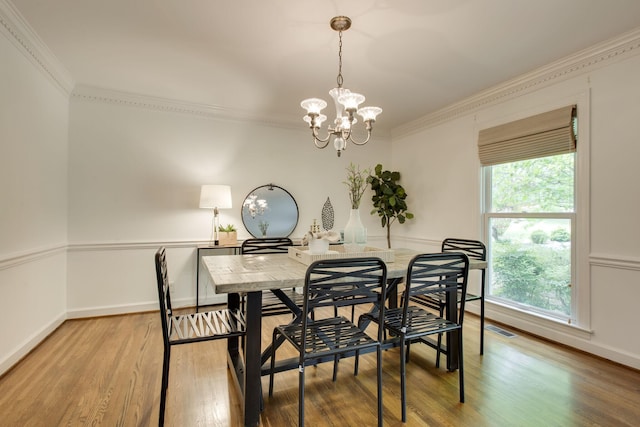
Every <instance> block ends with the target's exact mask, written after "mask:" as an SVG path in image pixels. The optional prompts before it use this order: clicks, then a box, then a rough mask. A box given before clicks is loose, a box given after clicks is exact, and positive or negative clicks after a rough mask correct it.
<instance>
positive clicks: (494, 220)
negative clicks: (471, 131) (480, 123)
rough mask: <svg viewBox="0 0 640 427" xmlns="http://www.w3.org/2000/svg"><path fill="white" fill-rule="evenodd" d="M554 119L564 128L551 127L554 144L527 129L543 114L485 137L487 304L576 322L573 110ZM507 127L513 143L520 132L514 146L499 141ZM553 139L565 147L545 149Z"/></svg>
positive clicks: (482, 145)
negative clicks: (558, 119)
mask: <svg viewBox="0 0 640 427" xmlns="http://www.w3.org/2000/svg"><path fill="white" fill-rule="evenodd" d="M561 110H562V111H561ZM548 114H558V117H560V116H562V118H561V120H560V121H561V122H563V123H565V124H564V125H563V129H562V130H558V129H557V128H558V126H555V125H554V126H553V127H555V128H556V129H554V130H553V132H554V136H552V137H551V138H546V137H545V136H544V135H542V136H540V132H539V131H540V129H537V130H536V132H535V134H532V133H531V132H527V124H530V123H534V122H535V123H538V124H539V123H540V121H541V120H540V117H541V116H543V115H539V116H534V117H533V118H528V119H523V120H520V121H518V122H512V123H509V124H507V125H502V126H499V127H496V128H491V129H488V130H486V131H481V132H480V137H479V142H478V145H479V152H480V159H481V162H482V163H483V166H484V167H483V172H484V194H485V201H484V227H485V236H487V243H488V244H487V247H488V253H489V256H488V259H489V270H488V279H489V280H488V282H487V299H489V300H493V301H496V302H500V303H502V304H504V305H507V306H511V307H517V308H518V309H521V310H525V311H527V312H530V313H535V314H539V315H543V316H546V317H551V318H556V319H558V320H563V321H567V322H570V321H571V319H573V318H575V315H574V306H575V304H574V287H573V286H572V284H573V283H574V277H575V259H576V255H575V236H576V232H575V230H576V204H575V199H576V198H575V194H576V190H575V189H576V179H575V176H576V174H575V169H576V168H575V165H576V154H575V141H576V140H575V136H576V133H575V131H576V129H577V127H576V120H575V107H573V106H572V107H567V108H566V109H560V110H556V111H554V112H550V113H545V115H547V116H548ZM527 121H528V122H527ZM567 124H568V127H567ZM507 128H508V131H509V132H507V133H511V137H513V135H514V134H513V132H514V129H518V131H517V132H516V133H517V134H518V135H517V136H516V137H515V139H514V138H509V140H508V141H506V142H505V140H506V139H507V138H504V137H503V138H501V137H499V136H498V137H496V135H500V134H502V135H504V134H505V132H504V130H505V129H507ZM567 129H568V130H569V133H567ZM488 135H492V136H491V138H489V137H488ZM547 135H549V134H547ZM558 135H560V136H558ZM567 137H568V139H567ZM547 140H552V143H553V144H555V146H556V147H560V148H553V147H552V148H550V149H548V147H547V148H545V147H544V145H545V142H546V141H547ZM560 140H562V142H561V143H560V144H558V141H560ZM527 144H528V146H527ZM523 147H525V148H524V149H523ZM567 147H569V148H568V149H567ZM571 147H573V148H571ZM483 152H484V153H485V156H484V157H483ZM486 153H490V156H488V157H487V156H486Z"/></svg>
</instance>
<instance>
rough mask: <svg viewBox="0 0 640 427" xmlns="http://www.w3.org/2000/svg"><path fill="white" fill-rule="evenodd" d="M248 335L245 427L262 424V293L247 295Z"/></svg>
mask: <svg viewBox="0 0 640 427" xmlns="http://www.w3.org/2000/svg"><path fill="white" fill-rule="evenodd" d="M246 321H247V335H246V344H245V348H244V352H245V355H244V356H245V370H246V372H245V387H244V425H245V426H252V427H253V426H257V425H259V424H260V409H261V408H260V407H261V404H260V402H261V399H262V385H261V381H260V378H261V375H260V371H261V368H262V362H261V360H260V359H261V352H260V347H261V343H262V291H257V292H249V293H247V305H246Z"/></svg>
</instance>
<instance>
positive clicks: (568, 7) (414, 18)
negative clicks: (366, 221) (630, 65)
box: [11, 0, 640, 129]
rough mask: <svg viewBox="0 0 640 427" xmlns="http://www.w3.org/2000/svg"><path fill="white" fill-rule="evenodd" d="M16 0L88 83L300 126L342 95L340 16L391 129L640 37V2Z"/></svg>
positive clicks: (357, 76)
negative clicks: (315, 108)
mask: <svg viewBox="0 0 640 427" xmlns="http://www.w3.org/2000/svg"><path fill="white" fill-rule="evenodd" d="M11 1H12V3H13V4H14V5H15V7H16V8H17V9H18V11H19V12H20V13H21V14H22V15H23V16H24V18H25V19H26V20H27V22H28V23H29V24H30V25H31V26H32V27H33V29H34V30H35V31H36V33H37V34H38V35H39V36H40V38H41V39H42V40H43V41H44V43H45V44H46V45H47V46H48V47H49V48H50V49H51V50H52V51H53V53H54V54H55V55H56V56H57V58H58V59H59V60H60V61H61V62H62V64H63V65H64V66H65V67H66V68H67V70H68V71H69V72H70V73H71V76H72V77H73V79H74V80H75V83H76V84H82V85H90V86H98V87H102V88H107V89H115V90H120V91H125V92H132V93H136V94H142V95H149V96H154V97H162V98H169V99H173V100H179V101H186V102H192V103H198V104H204V105H209V106H213V107H216V108H223V109H228V110H229V111H231V112H233V111H237V112H243V113H248V114H250V115H259V116H262V117H267V118H268V117H272V118H281V119H284V120H300V124H301V126H304V123H302V121H301V118H302V116H303V114H304V112H303V110H302V109H301V108H300V106H299V103H300V100H302V99H304V98H309V97H320V98H324V99H325V100H327V101H329V96H328V94H327V91H328V90H329V89H331V88H332V87H334V86H335V82H336V75H337V68H338V66H337V64H338V35H337V33H336V32H334V31H333V30H331V29H330V27H329V20H330V19H331V18H332V17H333V16H336V15H347V16H349V17H350V18H351V19H352V20H353V25H352V27H351V29H350V30H348V31H346V32H345V33H344V34H343V75H344V86H345V87H347V88H349V89H351V90H352V91H354V92H361V93H363V94H365V95H366V96H367V101H366V102H365V104H367V105H378V106H380V107H382V108H383V109H384V112H383V113H382V115H381V116H380V117H379V118H378V122H377V123H376V127H382V128H385V129H392V128H394V127H396V126H399V125H401V124H404V123H406V122H409V121H411V120H414V119H417V118H419V117H421V116H424V115H425V114H428V113H430V112H433V111H435V110H438V109H440V108H443V107H445V106H447V105H450V104H452V103H454V102H456V101H459V100H461V99H464V98H466V97H468V96H471V95H473V94H475V93H477V92H479V91H481V90H484V89H487V88H489V87H491V86H494V85H496V84H498V83H500V82H503V81H506V80H508V79H511V78H514V77H516V76H518V75H520V74H523V73H526V72H528V71H532V70H534V69H536V68H538V67H541V66H543V65H546V64H549V63H551V62H553V61H555V60H558V59H561V58H563V57H565V56H567V55H570V54H573V53H576V52H578V51H580V50H582V49H585V48H588V47H590V46H593V45H595V44H597V43H599V42H601V41H605V40H607V39H610V38H612V37H615V36H618V35H620V34H622V33H625V32H627V31H629V30H632V29H635V28H637V27H640V0H341V1H338V0H333V1H327V0H323V1H321V0H316V1H315V2H311V1H307V0H251V1H250V0H55V1H51V0H11ZM329 111H330V114H331V113H332V112H333V107H332V106H331V105H330V109H329Z"/></svg>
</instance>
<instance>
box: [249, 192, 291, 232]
mask: <svg viewBox="0 0 640 427" xmlns="http://www.w3.org/2000/svg"><path fill="white" fill-rule="evenodd" d="M242 223H243V224H244V227H245V228H246V229H247V231H248V232H249V233H250V234H251V235H252V236H253V237H289V236H290V235H291V233H293V230H295V228H296V225H298V204H297V203H296V201H295V199H294V198H293V196H292V195H291V194H290V193H289V192H288V191H287V190H285V189H284V188H282V187H278V186H277V185H273V184H268V185H263V186H261V187H258V188H256V189H254V190H252V191H251V192H250V193H249V194H248V195H247V197H246V198H245V199H244V202H243V203H242Z"/></svg>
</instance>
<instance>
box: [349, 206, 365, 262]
mask: <svg viewBox="0 0 640 427" xmlns="http://www.w3.org/2000/svg"><path fill="white" fill-rule="evenodd" d="M366 244H367V229H366V228H365V227H364V225H362V221H361V220H360V210H359V209H351V212H350V213H349V221H347V225H345V227H344V250H345V251H346V252H362V251H364V247H365V245H366Z"/></svg>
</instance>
